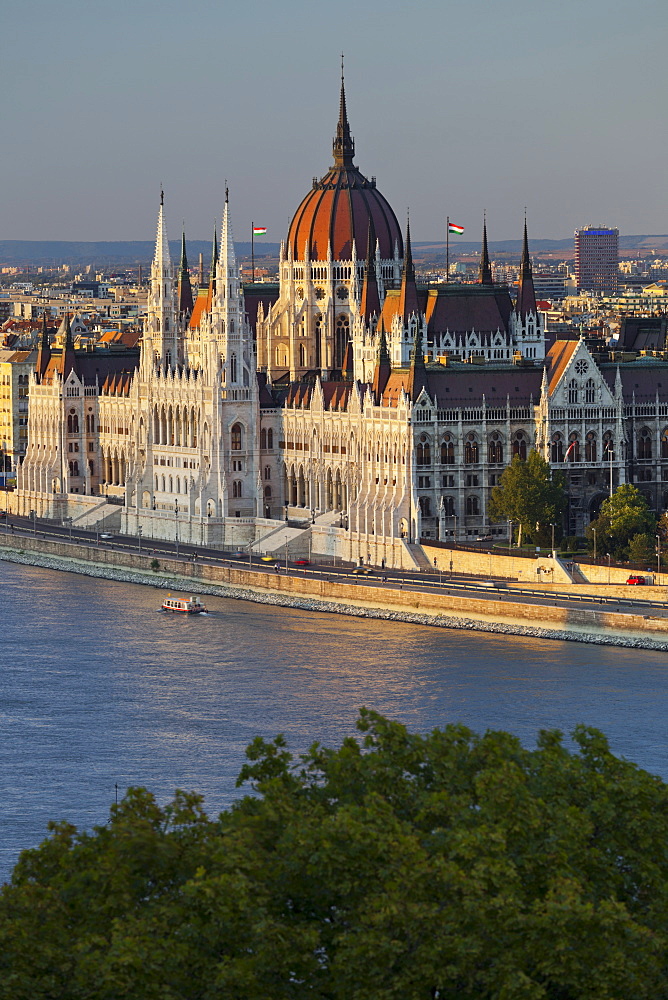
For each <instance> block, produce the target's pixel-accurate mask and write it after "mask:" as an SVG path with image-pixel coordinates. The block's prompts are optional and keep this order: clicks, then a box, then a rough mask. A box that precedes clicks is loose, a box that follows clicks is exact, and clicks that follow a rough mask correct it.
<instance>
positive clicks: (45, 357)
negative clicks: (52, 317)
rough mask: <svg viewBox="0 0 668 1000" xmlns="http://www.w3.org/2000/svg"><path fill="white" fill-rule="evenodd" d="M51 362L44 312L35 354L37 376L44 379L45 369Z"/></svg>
mask: <svg viewBox="0 0 668 1000" xmlns="http://www.w3.org/2000/svg"><path fill="white" fill-rule="evenodd" d="M50 360H51V342H50V340H49V329H48V327H47V325H46V310H44V312H43V313H42V337H41V340H40V344H39V350H38V352H37V374H38V375H39V377H40V378H43V377H44V374H45V372H46V369H47V368H48V366H49V361H50Z"/></svg>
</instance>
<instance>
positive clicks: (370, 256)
mask: <svg viewBox="0 0 668 1000" xmlns="http://www.w3.org/2000/svg"><path fill="white" fill-rule="evenodd" d="M375 245H376V234H375V232H374V228H373V222H371V221H369V238H368V241H367V249H366V270H365V272H364V284H363V285H362V298H361V300H360V315H362V316H363V317H364V319H365V320H366V321H367V323H368V322H369V320H370V319H371V317H372V316H374V315H375V316H380V293H379V291H378V281H377V279H376V256H375Z"/></svg>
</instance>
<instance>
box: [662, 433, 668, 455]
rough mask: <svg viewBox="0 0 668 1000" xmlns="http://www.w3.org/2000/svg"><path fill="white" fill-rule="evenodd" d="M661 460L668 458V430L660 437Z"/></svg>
mask: <svg viewBox="0 0 668 1000" xmlns="http://www.w3.org/2000/svg"><path fill="white" fill-rule="evenodd" d="M661 458H668V430H665V431H664V432H663V434H662V435H661Z"/></svg>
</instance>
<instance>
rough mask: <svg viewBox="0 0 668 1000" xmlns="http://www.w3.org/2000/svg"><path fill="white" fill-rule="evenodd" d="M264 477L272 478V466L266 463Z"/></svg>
mask: <svg viewBox="0 0 668 1000" xmlns="http://www.w3.org/2000/svg"><path fill="white" fill-rule="evenodd" d="M264 478H265V479H271V466H269V465H265V467H264Z"/></svg>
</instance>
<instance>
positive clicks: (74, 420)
mask: <svg viewBox="0 0 668 1000" xmlns="http://www.w3.org/2000/svg"><path fill="white" fill-rule="evenodd" d="M67 433H68V434H78V433H79V417H78V416H77V414H76V411H75V410H70V412H69V413H68V414H67Z"/></svg>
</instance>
